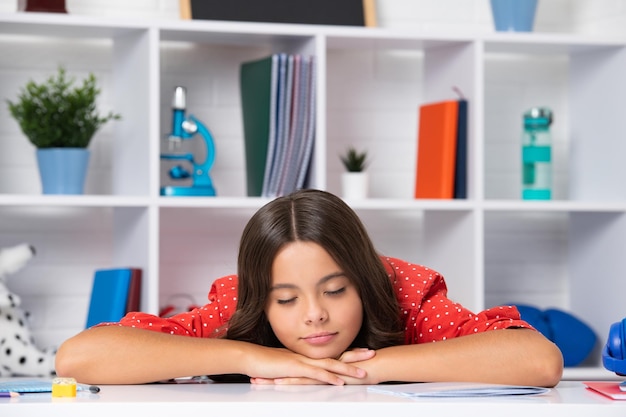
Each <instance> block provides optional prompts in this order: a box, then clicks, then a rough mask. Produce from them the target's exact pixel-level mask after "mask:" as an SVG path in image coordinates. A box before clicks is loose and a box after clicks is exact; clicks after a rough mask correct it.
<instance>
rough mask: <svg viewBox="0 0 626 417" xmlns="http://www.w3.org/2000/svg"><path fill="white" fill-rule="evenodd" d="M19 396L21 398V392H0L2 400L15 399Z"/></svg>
mask: <svg viewBox="0 0 626 417" xmlns="http://www.w3.org/2000/svg"><path fill="white" fill-rule="evenodd" d="M19 396H20V393H19V392H6V391H2V392H0V398H13V397H19Z"/></svg>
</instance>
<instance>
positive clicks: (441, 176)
mask: <svg viewBox="0 0 626 417" xmlns="http://www.w3.org/2000/svg"><path fill="white" fill-rule="evenodd" d="M458 114H459V102H458V100H449V101H442V102H438V103H430V104H424V105H422V106H420V109H419V128H418V139H417V140H418V142H417V173H416V179H415V198H454V173H455V164H456V143H457V124H458Z"/></svg>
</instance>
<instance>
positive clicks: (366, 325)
mask: <svg viewBox="0 0 626 417" xmlns="http://www.w3.org/2000/svg"><path fill="white" fill-rule="evenodd" d="M295 241H304V242H313V243H316V244H318V245H320V246H321V247H322V248H324V249H325V250H326V251H327V252H328V253H329V254H330V256H331V257H332V258H333V259H334V261H335V262H336V263H337V264H338V265H339V267H340V268H341V269H342V270H343V272H345V273H346V275H347V276H348V278H349V279H350V280H351V281H352V282H353V283H354V284H355V286H356V288H357V290H358V292H359V295H360V297H361V301H362V303H363V325H362V327H361V330H360V332H359V335H358V336H357V338H356V340H355V341H354V342H353V347H369V348H370V349H380V348H382V347H386V346H393V345H398V344H401V343H402V341H403V338H402V323H401V320H400V309H399V306H398V302H397V299H396V296H395V294H394V290H393V286H392V284H391V280H390V279H389V277H388V275H387V272H386V271H385V267H384V266H383V264H382V261H381V259H380V257H379V255H378V254H377V253H376V250H375V249H374V245H373V244H372V242H371V240H370V238H369V236H368V234H367V231H366V230H365V227H364V226H363V224H362V223H361V220H360V219H359V217H358V216H357V215H356V213H355V212H354V211H353V210H352V209H351V208H350V207H348V205H347V204H345V203H344V202H343V200H341V199H340V198H338V197H336V196H335V195H333V194H330V193H328V192H325V191H320V190H300V191H296V192H295V193H292V194H290V195H287V196H285V197H279V198H277V199H275V200H272V201H271V202H269V203H268V204H266V205H265V206H263V207H262V208H261V209H260V210H259V211H257V212H256V213H255V214H254V216H252V218H251V219H250V221H249V222H248V224H247V225H246V227H245V229H244V231H243V234H242V236H241V242H240V246H239V258H238V261H237V273H238V277H239V284H238V298H237V310H236V312H235V313H234V314H233V316H232V317H231V319H230V321H229V325H228V327H229V328H228V331H227V333H226V338H228V339H235V340H243V341H248V342H252V343H257V344H262V345H265V346H275V347H280V346H281V344H280V342H279V341H278V339H277V338H276V336H275V335H274V333H273V331H272V329H271V327H270V325H269V323H268V321H267V318H266V316H265V311H264V310H265V305H266V301H267V297H268V295H269V289H270V286H271V270H272V263H273V261H274V258H275V256H276V254H277V253H278V251H279V250H280V249H281V248H282V247H283V246H284V245H286V244H287V243H290V242H295Z"/></svg>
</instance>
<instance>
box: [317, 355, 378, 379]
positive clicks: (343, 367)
mask: <svg viewBox="0 0 626 417" xmlns="http://www.w3.org/2000/svg"><path fill="white" fill-rule="evenodd" d="M320 362H321V365H320ZM316 366H319V367H321V368H323V369H325V370H326V371H328V372H332V373H333V374H335V375H345V376H350V377H353V378H365V377H366V376H367V372H365V370H364V369H361V368H359V367H357V366H354V365H351V364H349V363H345V362H342V361H338V360H336V359H320V360H318V363H317V364H316ZM307 376H310V375H307Z"/></svg>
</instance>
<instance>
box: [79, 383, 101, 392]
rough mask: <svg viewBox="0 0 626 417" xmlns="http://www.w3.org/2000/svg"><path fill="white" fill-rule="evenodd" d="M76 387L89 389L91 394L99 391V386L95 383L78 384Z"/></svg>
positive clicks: (81, 389)
mask: <svg viewBox="0 0 626 417" xmlns="http://www.w3.org/2000/svg"><path fill="white" fill-rule="evenodd" d="M76 388H78V390H79V391H89V392H90V393H92V394H97V393H99V392H100V387H99V386H97V385H87V384H78V385H77V386H76Z"/></svg>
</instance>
